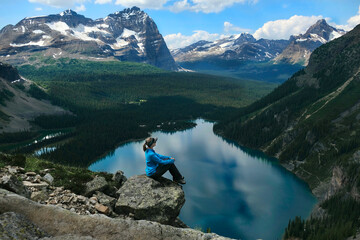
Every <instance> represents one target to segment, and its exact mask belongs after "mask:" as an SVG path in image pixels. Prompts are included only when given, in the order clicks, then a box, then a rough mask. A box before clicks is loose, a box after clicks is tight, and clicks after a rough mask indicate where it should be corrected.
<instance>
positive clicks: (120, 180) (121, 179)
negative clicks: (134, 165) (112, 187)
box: [112, 170, 127, 188]
mask: <svg viewBox="0 0 360 240" xmlns="http://www.w3.org/2000/svg"><path fill="white" fill-rule="evenodd" d="M112 180H113V181H114V182H115V184H116V187H118V188H119V187H121V186H122V185H123V184H124V183H125V182H126V180H127V178H126V177H125V175H124V172H123V171H120V170H119V171H117V172H116V173H115V174H114V176H113V178H112Z"/></svg>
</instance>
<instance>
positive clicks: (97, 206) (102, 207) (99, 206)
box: [95, 203, 110, 215]
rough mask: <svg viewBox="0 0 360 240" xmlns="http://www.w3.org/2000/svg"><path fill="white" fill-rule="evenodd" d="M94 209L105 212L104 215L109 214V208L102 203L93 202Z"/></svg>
mask: <svg viewBox="0 0 360 240" xmlns="http://www.w3.org/2000/svg"><path fill="white" fill-rule="evenodd" d="M95 209H96V210H97V211H98V212H100V213H103V214H106V215H108V214H110V208H109V207H107V206H104V205H102V204H100V203H96V204H95Z"/></svg>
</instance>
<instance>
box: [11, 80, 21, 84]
mask: <svg viewBox="0 0 360 240" xmlns="http://www.w3.org/2000/svg"><path fill="white" fill-rule="evenodd" d="M20 81H21V79H17V80H15V81H12V82H11V83H17V82H20Z"/></svg>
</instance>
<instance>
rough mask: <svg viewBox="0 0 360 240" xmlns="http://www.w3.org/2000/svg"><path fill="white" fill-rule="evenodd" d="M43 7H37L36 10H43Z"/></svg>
mask: <svg viewBox="0 0 360 240" xmlns="http://www.w3.org/2000/svg"><path fill="white" fill-rule="evenodd" d="M42 10H43V9H42V8H41V7H37V8H35V11H42Z"/></svg>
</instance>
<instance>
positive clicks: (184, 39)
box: [164, 30, 227, 49]
mask: <svg viewBox="0 0 360 240" xmlns="http://www.w3.org/2000/svg"><path fill="white" fill-rule="evenodd" d="M224 37H227V36H226V35H220V34H218V33H208V32H207V31H203V30H197V31H194V34H192V35H190V36H186V35H182V34H181V33H174V34H169V35H166V36H165V37H164V39H165V42H166V45H167V46H168V48H169V49H176V48H182V47H186V46H188V45H190V44H193V43H195V42H197V41H200V40H207V41H215V40H217V39H219V38H224Z"/></svg>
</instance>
